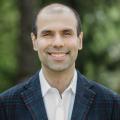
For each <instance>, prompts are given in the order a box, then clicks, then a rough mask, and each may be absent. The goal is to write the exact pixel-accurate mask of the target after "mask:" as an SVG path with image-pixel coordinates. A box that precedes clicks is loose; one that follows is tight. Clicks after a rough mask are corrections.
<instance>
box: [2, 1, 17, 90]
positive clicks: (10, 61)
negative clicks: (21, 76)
mask: <svg viewBox="0 0 120 120" xmlns="http://www.w3.org/2000/svg"><path fill="white" fill-rule="evenodd" d="M14 2H15V1H13V0H12V1H9V0H3V1H1V7H0V90H1V89H2V90H3V89H5V88H7V87H8V86H10V85H11V84H12V83H13V81H9V79H10V78H11V77H12V76H14V75H15V73H16V70H17V59H16V51H17V41H16V39H17V36H18V20H19V13H18V11H17V8H16V6H15V5H14Z"/></svg>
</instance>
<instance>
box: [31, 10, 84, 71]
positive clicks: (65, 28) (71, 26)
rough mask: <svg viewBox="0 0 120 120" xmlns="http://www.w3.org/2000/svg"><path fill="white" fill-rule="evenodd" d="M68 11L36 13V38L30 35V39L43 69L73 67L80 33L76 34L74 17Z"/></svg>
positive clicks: (79, 45) (80, 43) (80, 37)
mask: <svg viewBox="0 0 120 120" xmlns="http://www.w3.org/2000/svg"><path fill="white" fill-rule="evenodd" d="M68 13H69V14H68ZM68 13H67V12H64V13H58V14H56V13H48V14H47V13H45V12H43V13H40V14H39V15H38V18H37V23H36V25H37V38H35V36H34V35H32V41H33V47H34V50H37V51H38V55H39V59H40V61H41V65H42V67H43V68H44V69H48V70H52V71H64V70H67V69H70V68H71V67H73V68H74V67H75V60H76V58H77V54H78V49H81V48H82V33H81V34H80V36H77V21H76V18H75V16H74V14H73V13H72V12H71V13H70V12H68Z"/></svg>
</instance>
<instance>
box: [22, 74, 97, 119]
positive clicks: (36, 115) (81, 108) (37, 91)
mask: <svg viewBox="0 0 120 120" xmlns="http://www.w3.org/2000/svg"><path fill="white" fill-rule="evenodd" d="M77 75H78V78H77V86H76V96H75V102H74V106H73V111H72V116H71V120H84V119H85V117H86V115H87V113H88V111H89V109H90V106H91V105H92V103H93V101H94V98H95V95H96V93H95V92H94V91H92V90H91V89H90V88H91V87H92V86H93V85H92V84H91V83H90V82H88V81H87V80H86V78H84V77H83V76H82V75H81V74H80V73H79V72H77ZM21 97H22V98H23V101H24V103H25V104H26V106H27V108H28V109H29V111H30V113H31V115H32V117H33V120H40V119H42V120H48V118H47V113H46V110H45V105H44V101H43V97H42V92H41V87H40V81H39V72H37V73H36V74H35V75H34V76H33V77H32V78H31V79H30V80H29V81H28V82H27V83H26V85H25V87H24V91H23V92H22V93H21Z"/></svg>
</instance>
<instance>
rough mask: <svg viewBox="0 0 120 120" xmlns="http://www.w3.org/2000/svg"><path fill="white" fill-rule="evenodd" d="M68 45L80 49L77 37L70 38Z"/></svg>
mask: <svg viewBox="0 0 120 120" xmlns="http://www.w3.org/2000/svg"><path fill="white" fill-rule="evenodd" d="M67 45H68V46H69V47H70V48H72V49H78V47H79V43H78V41H77V40H76V39H70V40H69V42H68V43H67Z"/></svg>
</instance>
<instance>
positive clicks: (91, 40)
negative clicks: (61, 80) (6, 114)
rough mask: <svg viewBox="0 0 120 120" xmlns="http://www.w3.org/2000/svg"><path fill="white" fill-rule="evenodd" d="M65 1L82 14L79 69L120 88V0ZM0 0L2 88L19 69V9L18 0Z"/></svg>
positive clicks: (112, 86)
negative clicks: (82, 35) (82, 42)
mask: <svg viewBox="0 0 120 120" xmlns="http://www.w3.org/2000/svg"><path fill="white" fill-rule="evenodd" d="M57 1H60V0H38V1H37V5H36V7H38V5H40V6H41V5H43V4H45V3H49V2H57ZM62 1H63V2H65V3H69V4H70V5H71V6H72V7H74V8H75V9H77V10H78V12H79V13H80V15H81V18H82V23H83V32H84V47H83V50H82V51H80V53H79V58H78V67H79V69H80V71H81V72H82V73H83V74H85V75H86V76H87V77H88V78H91V79H94V80H96V81H98V82H101V83H102V84H105V85H106V86H108V87H110V88H112V89H114V90H116V91H120V89H119V84H120V74H119V72H120V53H119V51H120V42H119V41H120V14H119V10H120V7H119V0H110V1H105V0H98V1H96V0H93V1H92V2H91V1H86V2H85V1H84V0H74V1H70V0H62ZM62 1H60V2H62ZM0 4H1V7H0V91H3V90H5V89H7V88H8V87H10V86H12V85H13V84H14V81H13V78H14V76H15V75H16V73H17V69H18V60H17V52H18V47H19V45H18V41H17V39H18V38H17V37H18V35H19V34H20V33H19V32H20V30H19V21H20V11H18V8H17V6H16V1H15V0H1V1H0ZM30 4H31V3H30ZM31 24H32V23H31ZM26 47H27V46H26ZM31 49H32V48H31Z"/></svg>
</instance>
